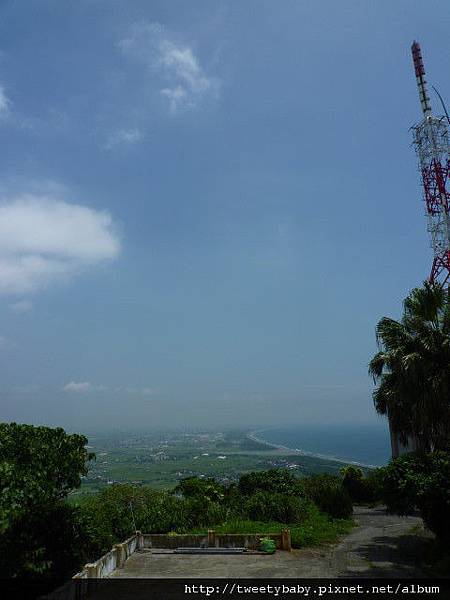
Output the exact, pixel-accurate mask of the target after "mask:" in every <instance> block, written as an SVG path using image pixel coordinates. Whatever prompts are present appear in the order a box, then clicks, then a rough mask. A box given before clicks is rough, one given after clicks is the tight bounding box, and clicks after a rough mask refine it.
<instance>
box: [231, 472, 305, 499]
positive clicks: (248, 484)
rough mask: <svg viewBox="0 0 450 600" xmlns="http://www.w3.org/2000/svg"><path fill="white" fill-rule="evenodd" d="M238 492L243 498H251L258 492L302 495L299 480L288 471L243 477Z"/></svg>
mask: <svg viewBox="0 0 450 600" xmlns="http://www.w3.org/2000/svg"><path fill="white" fill-rule="evenodd" d="M238 490H239V493H240V494H242V495H243V496H251V495H252V494H255V493H256V492H272V493H275V494H294V495H301V494H302V490H301V487H300V486H299V480H298V479H297V478H296V477H294V475H293V474H292V473H291V472H290V471H288V470H287V469H269V470H268V471H259V472H255V473H247V474H245V475H241V477H240V479H239V483H238Z"/></svg>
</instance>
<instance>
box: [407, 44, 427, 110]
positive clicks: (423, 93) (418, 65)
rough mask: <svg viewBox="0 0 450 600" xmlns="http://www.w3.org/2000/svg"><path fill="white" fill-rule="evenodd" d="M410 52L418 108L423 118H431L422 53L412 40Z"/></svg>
mask: <svg viewBox="0 0 450 600" xmlns="http://www.w3.org/2000/svg"><path fill="white" fill-rule="evenodd" d="M411 52H412V56H413V62H414V70H415V72H416V81H417V88H418V90H419V99H420V106H421V107H422V112H423V114H424V116H425V117H428V116H431V102H430V97H429V95H428V90H427V80H426V79H425V67H424V66H423V59H422V51H421V49H420V44H419V42H416V41H415V40H414V42H413V44H412V46H411Z"/></svg>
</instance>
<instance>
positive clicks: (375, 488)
mask: <svg viewBox="0 0 450 600" xmlns="http://www.w3.org/2000/svg"><path fill="white" fill-rule="evenodd" d="M340 472H341V475H342V484H343V486H344V488H345V489H346V490H347V492H348V493H349V496H350V498H351V499H352V502H355V503H361V504H364V503H374V502H378V501H379V500H381V497H382V478H380V469H371V470H370V471H369V473H368V475H367V476H364V473H363V471H362V469H361V468H360V467H356V466H354V465H349V466H347V467H343V468H342V469H341V470H340Z"/></svg>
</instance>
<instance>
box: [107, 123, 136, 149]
mask: <svg viewBox="0 0 450 600" xmlns="http://www.w3.org/2000/svg"><path fill="white" fill-rule="evenodd" d="M142 137H143V135H142V132H141V131H140V130H139V129H137V128H134V129H119V130H118V131H114V132H113V133H111V135H110V136H109V137H108V140H107V142H106V144H105V148H106V149H107V150H110V149H111V148H114V147H115V146H132V145H133V144H136V143H137V142H140V141H141V140H142Z"/></svg>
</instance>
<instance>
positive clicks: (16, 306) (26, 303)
mask: <svg viewBox="0 0 450 600" xmlns="http://www.w3.org/2000/svg"><path fill="white" fill-rule="evenodd" d="M9 308H10V309H11V310H12V311H13V312H15V313H18V314H23V313H28V312H31V311H32V310H33V303H32V302H31V300H19V302H13V303H12V304H10V305H9Z"/></svg>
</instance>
